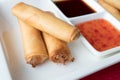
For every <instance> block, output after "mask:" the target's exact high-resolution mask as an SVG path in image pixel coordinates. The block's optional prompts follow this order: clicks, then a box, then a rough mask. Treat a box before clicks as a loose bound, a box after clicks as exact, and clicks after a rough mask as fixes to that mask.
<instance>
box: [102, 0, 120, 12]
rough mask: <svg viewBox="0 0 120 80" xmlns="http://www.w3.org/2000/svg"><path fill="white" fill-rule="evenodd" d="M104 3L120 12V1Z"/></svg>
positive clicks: (111, 0)
mask: <svg viewBox="0 0 120 80" xmlns="http://www.w3.org/2000/svg"><path fill="white" fill-rule="evenodd" d="M104 1H105V2H106V3H108V4H110V5H111V6H113V7H115V8H117V9H119V10H120V0H104Z"/></svg>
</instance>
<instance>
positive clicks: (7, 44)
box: [0, 0, 120, 80]
mask: <svg viewBox="0 0 120 80" xmlns="http://www.w3.org/2000/svg"><path fill="white" fill-rule="evenodd" d="M20 1H23V2H25V3H28V4H31V5H33V6H35V7H38V8H41V9H43V10H47V11H52V12H53V13H55V15H57V16H59V17H60V18H62V19H64V20H68V19H67V18H66V17H65V16H64V15H62V13H60V11H58V9H57V8H55V6H54V5H53V4H52V2H50V1H49V0H14V1H11V0H0V35H1V38H2V41H1V42H2V43H3V47H4V48H5V53H4V54H5V55H4V57H5V58H4V57H3V58H2V56H0V59H2V61H3V60H4V59H6V60H7V64H5V62H4V64H2V63H0V66H1V65H2V66H6V65H7V66H8V68H9V71H10V74H8V72H9V71H8V70H7V71H6V70H5V69H1V71H0V76H3V77H0V80H10V75H11V78H12V80H75V79H78V78H82V77H84V76H87V75H89V74H92V73H94V72H96V71H98V70H101V69H103V68H106V67H108V66H110V65H113V64H115V63H118V62H120V53H117V54H114V55H112V56H109V57H104V58H98V57H96V56H94V55H92V54H91V52H90V51H89V50H88V49H87V48H86V47H85V46H84V44H82V42H81V39H80V38H79V39H78V40H76V41H74V42H73V43H70V44H69V48H70V50H71V53H72V55H73V56H74V57H75V61H74V62H73V63H68V64H66V65H61V64H55V63H53V62H51V61H49V60H48V61H46V62H45V63H43V64H42V65H40V66H38V67H36V68H32V67H31V66H30V65H28V64H26V63H25V59H24V55H23V45H22V39H21V34H20V29H19V25H18V22H17V19H16V17H14V16H13V15H12V13H11V8H12V7H13V5H15V4H16V3H18V2H20ZM0 51H1V50H0ZM1 54H3V53H2V52H1ZM0 61H1V60H0ZM0 68H1V67H0ZM4 71H5V72H6V73H5V74H3V73H2V72H4Z"/></svg>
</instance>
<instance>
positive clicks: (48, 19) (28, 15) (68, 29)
mask: <svg viewBox="0 0 120 80" xmlns="http://www.w3.org/2000/svg"><path fill="white" fill-rule="evenodd" d="M12 12H13V14H14V15H15V16H17V17H18V18H19V19H21V20H22V21H24V22H25V23H27V24H29V25H31V26H33V27H35V28H37V29H39V30H41V31H43V32H46V33H48V34H50V35H52V36H54V37H56V38H58V39H61V40H63V41H66V42H71V41H73V40H75V39H77V38H78V37H79V36H80V31H79V29H77V28H76V27H73V26H72V25H70V24H68V23H67V22H65V21H63V20H61V19H59V18H57V17H56V16H54V15H53V14H51V13H48V12H46V11H42V10H40V9H38V8H35V7H33V6H30V5H28V4H25V3H23V2H21V3H18V4H16V5H15V6H14V7H13V8H12Z"/></svg>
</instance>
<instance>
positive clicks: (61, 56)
mask: <svg viewBox="0 0 120 80" xmlns="http://www.w3.org/2000/svg"><path fill="white" fill-rule="evenodd" d="M43 37H44V41H45V43H46V46H47V50H48V55H49V59H50V60H51V61H53V62H54V63H63V64H65V63H66V62H71V61H73V60H74V58H73V57H72V55H71V53H70V50H69V48H68V46H67V43H66V42H64V41H62V40H59V39H57V38H55V37H53V36H51V35H49V34H47V33H43Z"/></svg>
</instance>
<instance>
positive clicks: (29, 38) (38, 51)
mask: <svg viewBox="0 0 120 80" xmlns="http://www.w3.org/2000/svg"><path fill="white" fill-rule="evenodd" d="M18 21H19V24H20V29H21V34H22V39H23V46H24V56H25V59H26V62H27V63H29V64H31V65H32V66H33V67H35V66H37V65H39V64H41V63H43V62H44V61H45V60H46V59H47V58H48V54H47V49H46V47H45V43H44V42H43V38H42V35H41V32H40V31H38V30H37V29H35V28H33V27H31V26H29V25H27V24H26V23H24V22H23V21H21V20H18Z"/></svg>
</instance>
